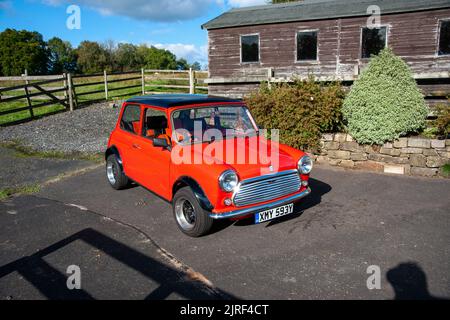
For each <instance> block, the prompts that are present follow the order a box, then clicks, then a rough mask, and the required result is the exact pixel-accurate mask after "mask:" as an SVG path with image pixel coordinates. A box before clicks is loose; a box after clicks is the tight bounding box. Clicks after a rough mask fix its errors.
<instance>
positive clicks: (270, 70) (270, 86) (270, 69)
mask: <svg viewBox="0 0 450 320" xmlns="http://www.w3.org/2000/svg"><path fill="white" fill-rule="evenodd" d="M272 77H273V69H272V68H267V87H268V88H269V89H270V88H272V85H271V83H270V80H272Z"/></svg>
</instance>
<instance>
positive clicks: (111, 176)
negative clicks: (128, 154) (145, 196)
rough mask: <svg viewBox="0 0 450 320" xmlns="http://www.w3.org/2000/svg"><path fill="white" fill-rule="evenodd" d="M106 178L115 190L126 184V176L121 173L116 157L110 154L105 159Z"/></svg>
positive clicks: (127, 181) (127, 182)
mask: <svg viewBox="0 0 450 320" xmlns="http://www.w3.org/2000/svg"><path fill="white" fill-rule="evenodd" d="M105 169H106V178H107V180H108V182H109V184H110V185H111V187H113V188H114V189H116V190H120V189H123V188H125V187H126V186H128V184H129V180H128V177H127V176H126V175H125V174H124V173H123V171H122V169H121V166H120V164H119V162H118V161H117V157H116V155H114V154H111V155H109V156H108V158H107V159H106V168H105Z"/></svg>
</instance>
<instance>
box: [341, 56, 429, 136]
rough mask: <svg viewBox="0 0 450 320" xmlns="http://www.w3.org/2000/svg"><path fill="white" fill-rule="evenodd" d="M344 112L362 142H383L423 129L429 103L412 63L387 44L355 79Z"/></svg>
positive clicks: (353, 134)
mask: <svg viewBox="0 0 450 320" xmlns="http://www.w3.org/2000/svg"><path fill="white" fill-rule="evenodd" d="M342 112H343V114H344V119H345V120H346V121H347V124H348V130H349V132H350V134H351V135H352V136H353V138H355V139H356V140H357V141H358V142H360V143H369V144H382V143H384V142H386V141H392V140H394V139H397V138H398V137H400V136H401V135H405V134H407V133H409V132H413V131H417V130H419V129H421V128H422V127H423V126H424V125H425V118H426V117H427V115H428V107H427V105H426V103H425V100H424V98H423V94H422V93H421V92H420V90H419V89H418V88H417V84H416V82H415V80H414V78H413V76H412V72H411V70H410V69H409V67H408V65H407V64H406V63H405V62H404V61H403V60H402V59H401V58H400V57H397V56H396V55H395V54H394V53H393V52H392V50H391V49H389V48H386V49H383V50H382V51H381V52H380V53H379V55H378V56H373V57H372V58H371V60H370V62H369V65H368V66H367V67H366V69H365V70H364V71H363V72H362V73H361V76H360V77H359V79H358V80H356V81H355V83H354V84H353V86H352V88H351V90H350V92H349V94H348V95H347V97H346V98H345V100H344V105H343V110H342Z"/></svg>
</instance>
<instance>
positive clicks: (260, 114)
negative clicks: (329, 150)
mask: <svg viewBox="0 0 450 320" xmlns="http://www.w3.org/2000/svg"><path fill="white" fill-rule="evenodd" d="M343 99H344V92H343V90H342V88H341V85H340V84H339V83H331V84H319V83H317V82H314V80H313V79H312V78H311V79H309V80H308V81H300V80H298V81H296V82H295V83H294V84H280V85H274V84H272V86H271V88H269V87H268V86H267V84H262V85H261V88H260V90H259V91H258V92H256V93H253V94H251V95H250V96H249V97H247V98H246V99H245V101H246V103H247V105H248V106H249V108H250V110H251V112H252V115H253V116H254V117H255V120H256V122H257V123H258V124H259V125H261V126H263V127H264V128H267V129H279V130H280V142H282V143H285V144H288V145H290V146H292V147H296V148H302V149H306V150H312V149H315V148H318V146H319V142H320V137H321V135H322V133H324V132H332V131H338V130H340V129H342V128H343V124H342V113H341V107H342V102H343Z"/></svg>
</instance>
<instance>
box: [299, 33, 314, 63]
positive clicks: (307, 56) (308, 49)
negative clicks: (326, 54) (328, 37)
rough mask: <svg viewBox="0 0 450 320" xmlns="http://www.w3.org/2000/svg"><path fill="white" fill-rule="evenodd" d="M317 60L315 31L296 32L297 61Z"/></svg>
mask: <svg viewBox="0 0 450 320" xmlns="http://www.w3.org/2000/svg"><path fill="white" fill-rule="evenodd" d="M305 60H317V31H301V32H298V33H297V61H305Z"/></svg>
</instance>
